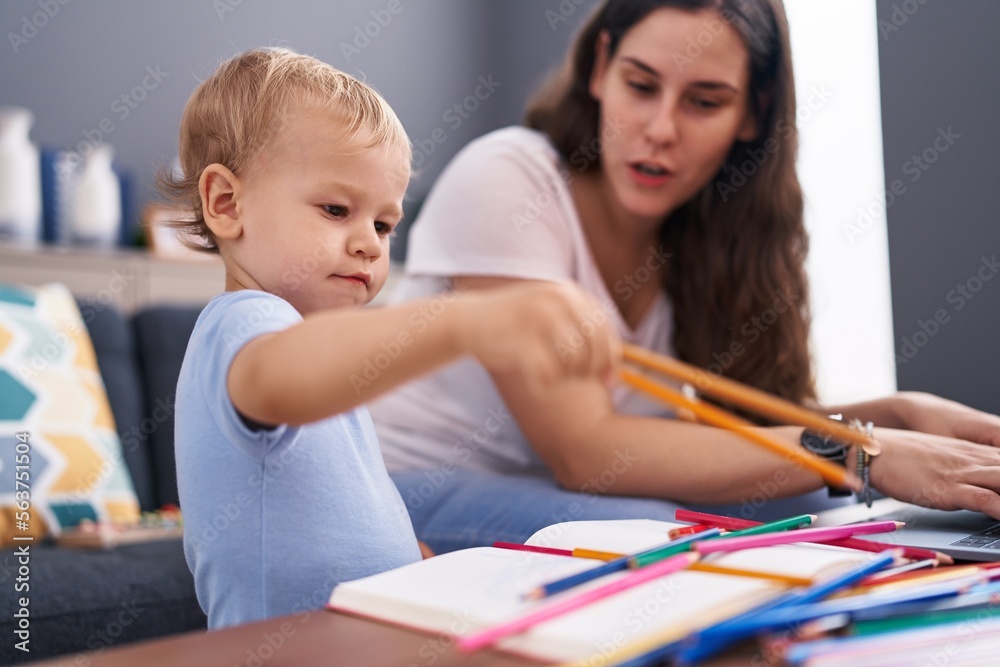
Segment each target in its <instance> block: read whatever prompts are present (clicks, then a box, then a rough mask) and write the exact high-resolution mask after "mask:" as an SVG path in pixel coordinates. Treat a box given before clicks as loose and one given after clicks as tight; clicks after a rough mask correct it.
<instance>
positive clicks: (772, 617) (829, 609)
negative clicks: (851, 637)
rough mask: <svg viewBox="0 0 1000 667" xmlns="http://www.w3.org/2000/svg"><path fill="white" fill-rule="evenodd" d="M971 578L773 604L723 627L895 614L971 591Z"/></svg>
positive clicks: (758, 628)
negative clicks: (896, 589) (862, 593)
mask: <svg viewBox="0 0 1000 667" xmlns="http://www.w3.org/2000/svg"><path fill="white" fill-rule="evenodd" d="M975 581H976V578H975V575H973V576H972V577H969V578H963V579H957V580H955V581H948V582H944V583H940V584H931V585H928V586H919V587H913V588H907V589H903V590H898V591H889V592H886V593H871V594H868V595H855V596H851V597H848V598H841V599H837V600H829V601H826V602H814V603H810V604H795V605H789V606H782V607H776V608H774V609H771V610H770V611H765V612H762V613H759V614H756V615H754V616H751V617H747V618H744V619H743V620H740V621H734V620H730V621H728V622H727V623H726V626H725V627H726V631H727V632H732V631H742V630H750V631H752V632H760V631H763V630H771V629H774V628H788V629H792V628H794V627H795V626H796V625H798V624H800V623H804V622H806V621H811V620H813V619H816V618H821V617H823V616H834V615H839V614H848V615H849V616H850V617H851V619H852V620H853V619H856V618H858V617H859V616H860V615H862V614H863V615H865V616H866V617H867V618H885V617H886V616H896V615H898V613H899V612H900V611H901V610H903V609H905V608H907V607H910V606H911V605H918V607H917V608H920V609H921V610H923V609H925V608H927V607H928V606H933V605H936V604H940V603H941V602H942V600H947V601H948V602H951V601H952V600H951V599H952V598H958V597H960V596H961V597H966V596H967V595H971V594H972V591H969V590H968V589H969V587H970V586H971V585H972V584H973V583H975ZM966 591H968V592H966ZM981 595H982V596H984V597H986V599H987V600H988V596H989V594H985V593H984V594H981ZM978 599H979V598H978V597H977V600H978Z"/></svg>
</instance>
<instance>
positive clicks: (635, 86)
mask: <svg viewBox="0 0 1000 667" xmlns="http://www.w3.org/2000/svg"><path fill="white" fill-rule="evenodd" d="M628 87H629V88H631V89H632V90H634V91H636V92H638V93H642V94H643V95H648V94H649V93H651V92H653V87H652V86H650V85H648V84H645V83H639V82H638V81H629V82H628Z"/></svg>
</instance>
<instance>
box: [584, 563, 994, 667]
mask: <svg viewBox="0 0 1000 667" xmlns="http://www.w3.org/2000/svg"><path fill="white" fill-rule="evenodd" d="M702 563H704V561H699V562H698V563H696V565H701V564H702ZM692 567H693V566H692ZM688 569H692V568H688ZM971 583H972V579H971V578H970V579H968V580H966V581H965V582H957V581H956V582H948V583H944V584H937V585H934V586H928V587H926V588H922V589H919V590H918V589H911V590H902V591H892V592H890V593H885V594H883V593H877V594H876V593H873V594H871V595H868V596H856V597H848V598H831V599H830V600H825V601H818V602H814V603H808V604H801V605H788V606H785V607H776V608H774V609H771V610H770V611H760V610H761V609H763V608H764V607H765V606H768V607H770V605H771V604H772V603H765V604H764V605H755V606H754V607H753V608H752V609H751V610H747V609H743V610H742V611H740V612H739V613H737V614H735V615H731V616H730V617H729V618H725V619H721V620H715V621H710V622H708V623H706V622H705V621H700V622H699V620H698V619H697V618H695V619H692V620H691V622H690V624H689V625H688V627H689V628H691V629H692V630H693V632H697V631H699V628H704V627H707V626H708V625H714V624H720V623H722V622H730V621H732V620H733V619H736V618H738V617H742V618H746V619H763V620H767V619H770V620H771V621H773V625H772V627H778V626H783V625H784V624H786V623H792V624H794V623H796V622H798V621H801V620H803V619H806V622H807V623H808V622H809V621H810V620H812V619H817V618H818V619H824V620H826V619H836V618H842V619H843V620H842V621H841V623H840V625H843V624H846V622H847V621H849V620H850V619H851V617H852V616H854V615H855V614H860V613H867V612H868V611H869V610H876V609H877V610H881V612H880V613H881V614H885V613H887V612H886V609H892V608H899V609H902V608H904V605H907V604H912V605H918V604H924V605H928V607H926V609H927V610H930V609H934V608H935V607H933V606H930V605H935V604H938V605H944V604H946V603H948V602H949V601H952V600H957V599H960V598H959V596H960V594H962V592H963V590H964V589H963V588H962V587H961V586H968V585H969V584H971ZM998 586H1000V584H998ZM971 590H972V591H974V590H976V588H973V589H971ZM970 594H971V593H970ZM873 604H875V605H876V606H874V607H873V606H871V605H873ZM924 609H925V608H924V607H922V608H921V610H922V611H923V610H924ZM750 612H752V613H750ZM848 612H849V613H848ZM765 615H766V616H765ZM716 618H718V617H716ZM803 627H804V626H803ZM687 634H688V633H686V632H684V631H683V630H681V631H678V630H676V629H674V628H671V629H668V630H664V631H661V632H657V633H654V634H652V635H650V636H647V637H643V638H642V639H638V640H636V641H634V642H630V643H629V644H627V645H625V646H623V647H622V648H620V649H619V650H618V651H616V652H615V653H614V654H613V655H611V656H608V658H607V661H606V662H602V664H606V665H617V666H618V667H622V666H623V665H630V666H633V667H634V666H635V665H649V664H658V663H656V662H655V660H656V659H661V658H665V657H669V656H670V655H672V654H673V653H676V652H677V651H678V650H680V648H681V646H682V643H683V640H684V637H685V636H686V635H687ZM800 638H801V637H800ZM657 655H658V656H660V658H655V657H654V658H650V660H649V661H648V662H647V661H640V660H639V658H642V657H645V656H657ZM571 667H592V663H591V661H590V660H580V661H576V662H573V663H572V664H571Z"/></svg>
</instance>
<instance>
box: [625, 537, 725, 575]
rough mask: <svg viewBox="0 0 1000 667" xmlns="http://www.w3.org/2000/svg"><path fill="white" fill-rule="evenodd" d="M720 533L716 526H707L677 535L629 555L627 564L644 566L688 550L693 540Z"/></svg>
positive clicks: (633, 566)
mask: <svg viewBox="0 0 1000 667" xmlns="http://www.w3.org/2000/svg"><path fill="white" fill-rule="evenodd" d="M721 534H722V531H721V530H719V529H718V528H709V529H708V530H703V531H701V532H700V533H694V534H692V535H685V536H684V537H678V538H677V539H676V540H672V541H670V542H667V543H666V544H664V545H662V546H659V547H653V548H652V549H647V550H646V551H640V552H639V553H637V554H633V555H632V556H629V558H628V566H629V567H630V568H640V567H646V566H647V565H650V564H652V563H655V562H656V561H659V560H663V559H664V558H669V557H670V556H676V555H677V554H679V553H683V552H685V551H690V550H691V545H692V544H694V543H695V542H703V541H707V540H711V539H712V538H714V537H719V536H720V535H721Z"/></svg>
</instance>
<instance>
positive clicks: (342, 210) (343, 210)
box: [323, 204, 348, 218]
mask: <svg viewBox="0 0 1000 667" xmlns="http://www.w3.org/2000/svg"><path fill="white" fill-rule="evenodd" d="M323 211H324V212H325V213H326V214H327V215H329V216H330V217H333V218H346V217H347V214H348V210H347V207H346V206H341V205H339V204H324V205H323Z"/></svg>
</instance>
